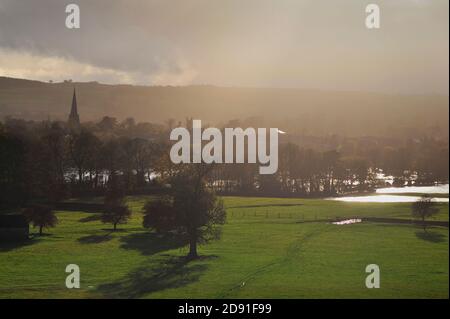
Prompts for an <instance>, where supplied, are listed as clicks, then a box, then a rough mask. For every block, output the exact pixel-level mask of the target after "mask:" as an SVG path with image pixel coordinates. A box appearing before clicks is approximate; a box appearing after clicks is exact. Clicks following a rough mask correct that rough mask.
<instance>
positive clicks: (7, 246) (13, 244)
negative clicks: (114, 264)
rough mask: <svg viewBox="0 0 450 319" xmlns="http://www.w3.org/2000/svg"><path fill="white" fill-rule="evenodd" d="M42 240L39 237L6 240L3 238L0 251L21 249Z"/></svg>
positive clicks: (0, 242)
mask: <svg viewBox="0 0 450 319" xmlns="http://www.w3.org/2000/svg"><path fill="white" fill-rule="evenodd" d="M39 241H40V239H39V238H30V239H25V240H18V241H6V240H5V239H1V241H0V252H7V251H11V250H15V249H19V248H22V247H26V246H31V245H34V244H36V243H38V242H39Z"/></svg>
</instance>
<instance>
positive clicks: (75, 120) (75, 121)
mask: <svg viewBox="0 0 450 319" xmlns="http://www.w3.org/2000/svg"><path fill="white" fill-rule="evenodd" d="M68 124H69V127H70V128H73V129H76V128H79V127H80V117H79V116H78V108H77V95H76V93H75V88H74V89H73V97H72V108H71V109H70V115H69V121H68Z"/></svg>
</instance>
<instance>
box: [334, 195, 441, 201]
mask: <svg viewBox="0 0 450 319" xmlns="http://www.w3.org/2000/svg"><path fill="white" fill-rule="evenodd" d="M328 199H329V200H337V201H341V202H352V203H413V202H416V201H417V200H419V199H420V196H406V195H368V196H344V197H333V198H328ZM432 200H433V201H435V202H438V203H448V198H439V197H434V198H432Z"/></svg>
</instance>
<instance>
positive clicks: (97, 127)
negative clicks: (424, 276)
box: [0, 117, 449, 206]
mask: <svg viewBox="0 0 450 319" xmlns="http://www.w3.org/2000/svg"><path fill="white" fill-rule="evenodd" d="M175 123H176V121H175V120H168V121H167V122H166V124H165V125H160V124H152V123H136V122H135V121H134V120H133V119H131V118H129V119H126V120H124V121H121V122H119V121H117V120H116V119H115V118H112V117H104V118H103V119H102V120H101V121H99V122H87V123H84V124H83V125H82V126H81V127H79V128H77V129H70V128H69V127H68V126H67V125H66V123H64V122H50V121H43V122H35V121H25V120H17V119H6V120H5V121H4V122H3V123H0V189H1V191H0V201H1V205H2V206H18V205H24V204H26V203H28V202H30V201H35V200H45V201H49V202H57V201H60V200H62V199H65V198H70V197H79V196H93V195H98V196H99V195H104V194H105V192H106V190H107V188H108V185H109V184H111V183H112V182H114V184H115V185H120V187H121V188H122V189H123V191H124V192H125V193H126V194H143V193H146V194H150V193H156V192H164V189H165V187H166V180H167V178H168V177H171V176H172V175H173V172H174V166H173V164H172V163H171V161H170V158H169V150H170V147H171V143H170V141H169V133H170V130H171V129H172V128H173V127H175ZM228 124H229V125H226V127H239V126H241V127H244V128H245V127H247V126H246V125H244V123H241V122H239V121H232V122H230V123H228ZM305 142H307V145H306V144H305ZM448 163H449V151H448V140H439V139H437V138H434V137H423V138H421V139H405V140H391V139H386V138H376V137H371V138H368V137H361V138H354V137H352V138H346V137H339V136H326V137H313V136H288V135H287V137H283V136H280V146H279V167H278V172H277V173H276V174H274V175H259V174H258V167H259V164H214V167H213V169H212V170H211V173H210V174H209V175H208V185H209V187H210V188H212V189H214V190H215V191H216V192H217V193H219V194H235V195H267V196H304V197H307V196H308V197H312V196H330V195H336V194H345V193H350V192H360V191H367V190H371V189H373V188H374V187H377V186H386V185H384V184H383V183H384V182H383V181H382V180H380V179H378V178H377V176H376V175H377V173H379V172H380V170H382V172H383V173H384V174H385V175H392V176H394V177H395V178H394V184H395V185H405V184H407V183H412V182H413V181H414V183H415V184H416V185H430V184H433V183H435V182H447V181H448V176H449V170H448Z"/></svg>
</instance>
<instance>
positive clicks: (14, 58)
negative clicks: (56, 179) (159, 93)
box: [0, 0, 449, 95]
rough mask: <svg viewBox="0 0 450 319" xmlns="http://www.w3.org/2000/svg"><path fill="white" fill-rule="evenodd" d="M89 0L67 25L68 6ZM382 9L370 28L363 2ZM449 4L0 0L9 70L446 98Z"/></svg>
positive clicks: (0, 59) (1, 64)
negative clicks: (75, 24) (76, 23)
mask: <svg viewBox="0 0 450 319" xmlns="http://www.w3.org/2000/svg"><path fill="white" fill-rule="evenodd" d="M69 3H76V4H78V5H79V7H80V11H81V12H80V14H81V15H80V18H81V19H80V21H81V27H80V29H67V28H66V26H65V20H66V16H67V14H66V13H65V7H66V5H67V4H69ZM369 3H375V4H378V5H379V6H380V9H381V27H380V29H367V28H366V26H365V19H366V15H367V14H366V12H365V8H366V6H367V5H368V4H369ZM448 6H449V1H447V0H384V1H382V0H369V1H365V0H223V1H219V0H95V1H93V0H72V1H70V0H68V1H64V0H39V1H36V0H0V76H10V77H19V78H28V79H36V80H42V81H49V80H52V81H55V82H56V81H58V82H59V81H62V80H64V79H72V80H74V81H99V82H102V83H111V84H116V83H122V84H140V85H192V84H209V85H217V86H233V87H289V88H305V89H322V90H345V91H375V92H388V93H407V94H410V93H413V94H423V93H426V94H428V93H433V94H434V93H438V94H445V95H448V85H449V83H448V82H449V81H448V79H449V73H448V72H449V64H448V61H449V43H448V36H449V34H448V33H449V16H448V10H449V8H448Z"/></svg>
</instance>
